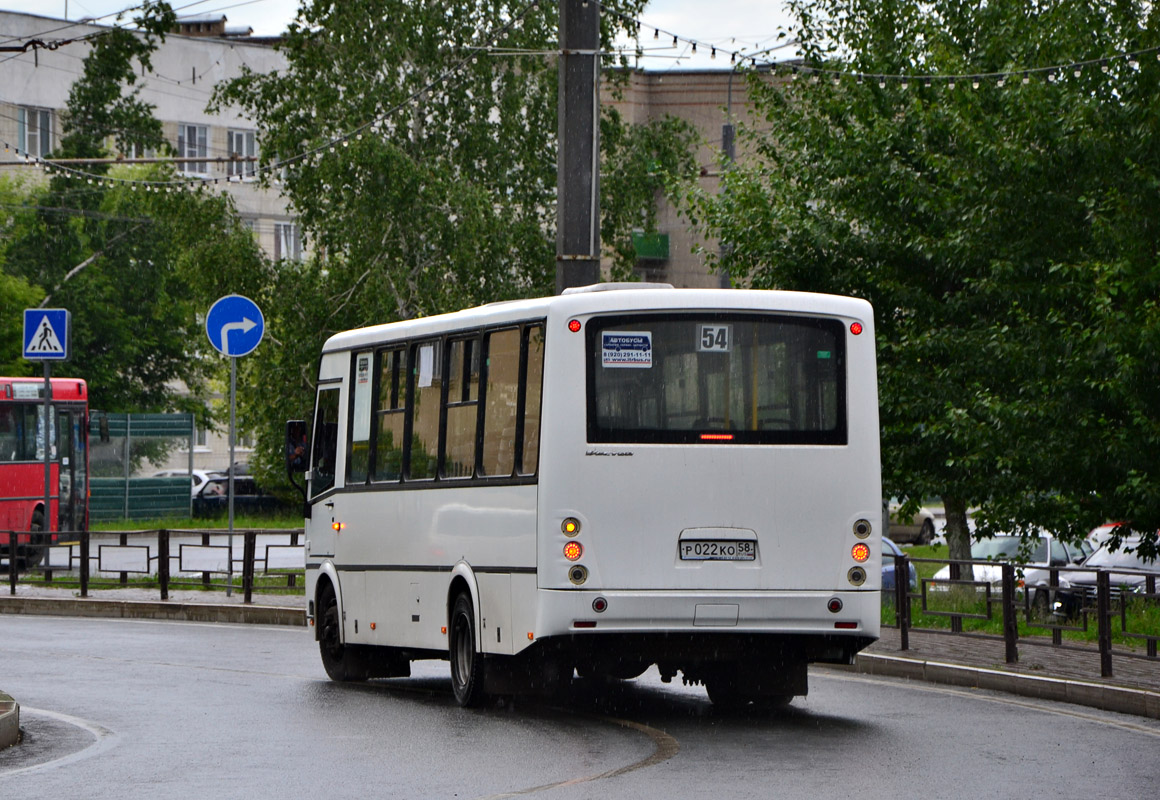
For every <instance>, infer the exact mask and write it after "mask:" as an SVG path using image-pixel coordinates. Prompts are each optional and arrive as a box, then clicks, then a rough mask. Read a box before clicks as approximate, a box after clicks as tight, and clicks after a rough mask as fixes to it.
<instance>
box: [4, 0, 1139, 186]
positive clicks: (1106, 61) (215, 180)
mask: <svg viewBox="0 0 1160 800" xmlns="http://www.w3.org/2000/svg"><path fill="white" fill-rule="evenodd" d="M589 2H591V3H595V4H596V5H597V6H598V7H599V8H600V9H602V10H603V11H604V12H607V13H608V14H611V15H614V16H616V17H618V18H619V19H620V20H621V22H622V23H623V24H624V25H625V27H626V28H629V29H630V30H633V31H634V32H635V34H636V36H637V37H638V39H639V37H640V35H641V31H642V30H647V29H651V30H652V32H653V39H654V40H660V39H661V38H662V36H663V37H664V39H665V40H666V41H667V40H668V39H670V38H671V40H672V46H673V47H678V46H680V45H681V44H682V43H683V44H684V45H685V46H686V47H688V48H689V50H690V52H691V54H693V55H695V54H697V53H698V47H700V48H701V50H702V51H704V50H708V51H709V56H710V59H716V58H717V56H718V54H720V55H721V56H722V57H723V58H724V57H725V56H728V57H729V62H730V64H731V65H732V66H733V67H734V68H735V69H745V68H749V69H762V70H766V71H768V72H769V73H771V74H773V75H777V76H781V77H787V78H789V79H790V80H797V79H798V78H800V77H805V78H807V79H808V80H809V81H810V82H813V83H816V82H819V81H821V80H828V81H830V82H832V83H833V84H835V85H840V84H841V83H843V82H849V83H855V84H864V83H876V84H877V85H878V86H879V88H885V87H886V86H887V85H888V84H896V85H898V86H899V87H900V88H902V89H907V88H908V87H909V86H910V85H911V84H915V85H922V86H925V87H928V88H929V87H934V86H936V85H937V86H940V87H946V88H947V89H955V88H956V87H957V86H958V85H959V84H964V85H970V86H971V87H972V88H974V89H978V88H979V87H980V85H981V84H983V83H984V82H987V83H993V84H994V85H995V86H997V87H1000V88H1001V87H1004V86H1005V85H1007V84H1008V83H1010V84H1012V85H1019V84H1022V85H1026V84H1029V83H1031V82H1032V80H1034V79H1043V80H1046V81H1047V82H1048V83H1055V82H1058V81H1060V80H1062V79H1064V78H1066V77H1067V76H1068V75H1072V76H1074V77H1076V78H1079V77H1081V76H1082V75H1083V74H1084V73H1085V72H1087V71H1090V70H1093V69H1098V70H1099V71H1100V72H1101V73H1103V74H1108V73H1110V72H1111V71H1112V68H1113V66H1115V65H1117V64H1126V65H1127V66H1128V67H1129V68H1130V69H1132V70H1138V69H1139V67H1140V63H1141V61H1142V59H1144V58H1147V57H1154V58H1156V59H1157V60H1158V61H1160V46H1154V47H1147V48H1141V49H1137V50H1132V51H1128V52H1123V53H1116V54H1113V55H1109V56H1105V57H1101V58H1094V59H1086V60H1081V61H1073V62H1070V63H1062V64H1055V65H1051V66H1044V67H1026V68H1014V69H1010V70H1004V71H996V72H982V73H960V74H945V73H923V74H904V73H874V72H858V71H849V70H841V69H833V68H827V67H815V66H809V65H805V64H801V63H800V62H799V63H785V62H776V61H773V60H771V59H759V57H761V56H767V55H768V54H769V53H770V52H772V51H774V50H777V49H781V48H783V47H785V46H786V45H785V44H783V45H778V46H775V47H770V48H767V49H765V50H761V51H757V52H747V51H746V50H745V49H744V48H742V49H737V50H733V49H729V48H726V47H721V46H718V45H716V44H714V43H711V42H705V41H702V40H698V39H695V38H691V37H688V36H682V35H681V34H679V33H674V32H672V31H668V30H665V29H664V28H662V27H659V26H655V25H651V24H648V23H646V22H644V21H643V20H641V19H638V18H636V17H634V16H631V15H629V14H626V13H625V12H622V11H620V10H619V9H616V8H614V7H612V6H610V5H607V4H605V3H602V2H600V1H599V0H587V2H585V3H584V5H587V4H588V3H589ZM540 3H541V0H530V2H528V3H527V4H526V5H525V6H524V7H523V8H522V9H521V10H520V11H519V13H517V14H516V15H514V16H513V17H512V18H511V19H510V20H508V21H507V22H506V23H505V24H503V25H501V26H499V27H498V28H496V29H494V30H493V31H492V32H491V33H489V34H488V35H487V36H485V37H482V40H483V44H480V45H477V46H473V47H469V48H467V49H466V53H465V55H464V56H463V57H462V58H460V59H459V60H458V61H456V62H454V63H453V64H452V65H451V66H449V67H448V68H447V69H445V70H444V71H443V72H441V73H440V74H439V75H437V76H436V77H435V78H433V79H432V80H431V81H429V82H428V83H427V84H426V85H424V86H423V87H421V88H419V89H417V90H416V91H415V92H413V93H412V94H411V95H409V96H408V97H407V98H405V99H404V100H402V101H401V102H399V103H397V104H396V105H394V106H392V107H391V108H389V109H387V110H385V111H383V112H382V113H380V114H379V115H378V116H376V117H375V118H374V119H372V120H371V121H369V122H366V123H363V124H362V125H359V126H357V127H355V128H354V129H352V130H350V131H347V132H345V133H342V134H338V135H336V136H333V137H331V138H329V139H327V140H326V141H324V142H322V143H321V144H319V145H316V146H314V147H311V148H308V149H306V150H304V151H302V152H299V153H296V154H294V155H292V156H288V157H285V158H282V159H279V160H277V161H274V162H273V163H270V164H267V165H264V166H255V167H254V168H253V169H249V170H243V171H241V172H240V174H234V175H228V176H218V177H199V176H196V175H188V174H186V175H183V176H182V177H181V178H179V179H177V180H164V181H162V180H157V181H143V180H140V179H134V178H121V177H113V176H107V175H98V174H94V173H90V172H86V171H84V170H80V169H75V168H73V167H70V166H67V165H60V164H54V163H53V162H52V161H50V160H45V159H43V158H41V157H39V156H36V155H33V154H30V153H27V152H24V153H22V152H21V150H20V149H19V148H17V147H14V146H12V145H11V144H10V143H7V142H4V143H3V144H4V149H5V152H8V151H14V152H15V153H16V155H17V156H18V157H23V158H24V160H25V162H26V163H28V164H31V165H34V166H39V167H41V168H42V169H44V170H45V171H46V172H48V173H50V174H55V173H60V174H63V175H66V176H70V177H75V178H78V179H83V180H86V181H87V182H88V183H89V184H94V185H100V186H111V185H124V184H128V185H131V186H132V187H133V188H134V189H136V188H137V187H138V186H140V187H141V188H142V189H143V190H144V191H147V192H150V191H173V190H175V189H176V190H199V189H203V188H205V187H207V186H216V185H218V184H229V183H240V182H246V181H249V180H253V179H256V178H261V177H265V176H267V175H271V176H272V178H271V179H272V181H273V182H274V183H275V184H279V183H281V181H280V180H279V178H278V175H279V174H280V173H281V171H282V170H284V169H286V168H287V167H290V166H293V165H294V164H297V163H300V162H302V161H305V160H307V159H312V158H314V159H317V158H318V157H321V156H323V155H327V154H335V153H337V152H338V151H339V150H340V148H346V147H349V145H350V143H351V142H352V141H359V140H361V139H362V138H363V136H364V135H365V134H366V133H367V132H371V133H375V134H377V133H378V131H379V130H380V129H381V125H382V124H383V123H384V122H386V121H387V120H388V119H389V118H390V117H392V116H394V115H395V114H396V113H398V112H399V111H400V110H402V109H404V108H406V107H408V106H410V105H411V104H412V103H414V102H416V101H417V100H419V99H420V98H422V97H423V96H424V95H426V94H428V93H429V92H431V91H432V90H433V89H435V88H436V87H437V86H440V85H443V84H446V83H449V84H450V85H454V83H453V81H454V79H455V77H456V76H457V74H459V73H460V72H461V70H462V69H463V68H464V67H465V66H466V65H467V64H468V63H469V62H472V61H474V60H475V59H476V58H477V56H478V55H479V54H481V53H482V54H485V55H486V54H489V53H491V52H496V51H497V50H499V47H498V46H499V43H500V40H501V39H503V38H504V37H505V36H506V35H507V34H508V33H509V32H510V31H511V29H512V28H513V27H514V26H515V25H516V24H517V23H518V22H520V21H521V20H523V18H524V17H526V16H527V15H528V14H529V13H530V12H531V11H532V9H534V8H536V7H537V6H539V5H540ZM529 52H531V51H529ZM547 52H549V53H553V52H555V53H558V51H547ZM497 54H503V55H509V54H510V55H515V54H517V53H516V51H511V52H508V51H503V52H502V53H500V52H497ZM525 54H526V53H525ZM612 54H617V53H615V52H614V53H612ZM603 55H608V54H603ZM197 160H198V161H199V162H201V161H205V162H215V161H216V162H223V161H231V160H232V159H214V158H212V157H210V158H205V159H200V158H199V159H197Z"/></svg>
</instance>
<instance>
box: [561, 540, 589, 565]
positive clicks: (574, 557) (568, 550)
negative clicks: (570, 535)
mask: <svg viewBox="0 0 1160 800" xmlns="http://www.w3.org/2000/svg"><path fill="white" fill-rule="evenodd" d="M583 555H584V545H582V544H580V543H579V542H568V544H566V545H564V558H566V559H568V560H569V561H579V560H580V557H581V556H583Z"/></svg>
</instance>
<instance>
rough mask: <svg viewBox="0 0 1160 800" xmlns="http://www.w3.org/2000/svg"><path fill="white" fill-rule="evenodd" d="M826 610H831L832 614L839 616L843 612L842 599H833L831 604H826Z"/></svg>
mask: <svg viewBox="0 0 1160 800" xmlns="http://www.w3.org/2000/svg"><path fill="white" fill-rule="evenodd" d="M826 608H828V609H829V610H830V613H832V614H837V613H838V612H839V611H841V610H842V598H840V597H831V598H830V602H828V603H826Z"/></svg>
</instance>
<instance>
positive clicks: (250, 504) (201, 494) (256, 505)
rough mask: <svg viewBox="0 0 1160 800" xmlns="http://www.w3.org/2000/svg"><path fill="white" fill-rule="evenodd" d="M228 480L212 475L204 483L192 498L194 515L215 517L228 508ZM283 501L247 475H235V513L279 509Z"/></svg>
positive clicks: (268, 511)
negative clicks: (212, 476)
mask: <svg viewBox="0 0 1160 800" xmlns="http://www.w3.org/2000/svg"><path fill="white" fill-rule="evenodd" d="M229 482H230V479H229V478H228V477H227V478H211V479H210V480H207V481H206V482H205V483H204V484H202V486H201V488H200V489H199V490H198V492H197V494H196V495H194V498H193V515H194V516H195V517H216V516H219V515H221V514H225V513H226V512H227V511H228V510H229V502H230V500H229ZM283 507H284V503H283V502H282V501H281V500H279V499H278V498H277V497H275V496H274V495H272V494H268V493H267V492H265V491H264V490H263V489H262V488H261V487H259V486H258V483H257V481H255V480H254V479H253V478H252V477H250V476H248V475H237V476H235V477H234V513H235V514H239V513H241V514H255V513H257V514H263V513H270V512H273V511H278V510H280V509H282V508H283Z"/></svg>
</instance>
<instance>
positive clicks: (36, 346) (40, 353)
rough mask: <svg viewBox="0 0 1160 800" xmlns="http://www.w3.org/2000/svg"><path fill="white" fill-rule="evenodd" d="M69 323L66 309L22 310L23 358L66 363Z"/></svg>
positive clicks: (69, 319) (70, 326)
mask: <svg viewBox="0 0 1160 800" xmlns="http://www.w3.org/2000/svg"><path fill="white" fill-rule="evenodd" d="M71 322H72V320H71V318H70V314H69V312H68V309H67V308H26V309H24V357H25V358H26V359H28V360H29V361H67V360H68V345H69V333H70V332H71V328H72V325H71Z"/></svg>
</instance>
